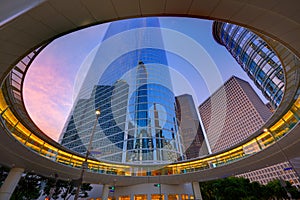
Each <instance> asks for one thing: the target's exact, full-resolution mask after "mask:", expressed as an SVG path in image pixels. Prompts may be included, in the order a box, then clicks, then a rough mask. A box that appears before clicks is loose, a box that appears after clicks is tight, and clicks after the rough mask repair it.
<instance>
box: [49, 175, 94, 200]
mask: <svg viewBox="0 0 300 200" xmlns="http://www.w3.org/2000/svg"><path fill="white" fill-rule="evenodd" d="M76 189H77V187H76V183H75V182H74V181H65V180H55V179H54V178H49V179H48V180H47V183H46V186H45V188H44V195H47V196H49V195H50V191H51V190H53V194H52V195H51V197H52V199H59V198H63V199H64V200H68V199H69V198H70V197H72V196H74V195H75V192H76ZM92 189H93V187H92V186H91V185H90V184H89V183H84V184H82V185H81V190H80V194H79V197H81V198H86V197H88V191H91V190H92Z"/></svg>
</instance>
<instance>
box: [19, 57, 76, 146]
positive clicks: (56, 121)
mask: <svg viewBox="0 0 300 200" xmlns="http://www.w3.org/2000/svg"><path fill="white" fill-rule="evenodd" d="M72 90H73V84H72V80H71V78H70V77H68V76H67V75H66V74H64V73H62V72H61V71H59V70H57V66H55V65H53V62H52V56H51V55H49V56H47V59H44V58H43V61H42V62H36V63H35V64H33V66H32V67H31V69H30V70H29V72H28V74H27V76H26V80H25V85H24V101H25V106H26V109H27V111H28V113H29V115H30V117H31V118H32V120H33V121H34V122H35V123H36V124H37V126H38V127H39V128H40V129H41V130H42V131H44V132H45V133H46V134H47V135H48V136H49V137H51V138H53V139H54V140H56V141H57V139H58V138H59V134H60V133H61V130H62V128H63V125H64V122H65V120H66V117H67V115H68V113H69V110H70V108H71V106H72Z"/></svg>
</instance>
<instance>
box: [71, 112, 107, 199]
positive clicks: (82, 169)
mask: <svg viewBox="0 0 300 200" xmlns="http://www.w3.org/2000/svg"><path fill="white" fill-rule="evenodd" d="M100 114H101V112H100V109H97V110H96V111H95V115H96V119H95V123H94V127H93V129H92V133H91V137H90V141H89V144H88V149H87V151H86V154H85V158H84V162H83V163H82V166H81V172H80V178H79V181H78V182H79V183H78V187H77V190H76V194H75V197H74V200H78V197H79V192H80V188H81V185H82V181H83V174H84V171H85V168H87V167H88V163H87V160H88V157H89V155H90V152H91V149H92V142H93V138H94V134H95V129H96V125H97V121H98V118H99V116H100Z"/></svg>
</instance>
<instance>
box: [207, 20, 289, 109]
mask: <svg viewBox="0 0 300 200" xmlns="http://www.w3.org/2000/svg"><path fill="white" fill-rule="evenodd" d="M213 35H214V38H215V40H216V41H217V42H218V43H220V44H221V45H224V46H225V47H226V48H227V50H228V51H229V52H230V53H231V55H232V56H233V57H234V58H235V59H236V60H237V62H238V63H239V64H240V65H241V67H242V68H243V70H244V71H245V72H247V74H248V76H249V77H250V78H251V79H252V80H253V81H254V83H255V84H256V85H257V86H258V88H259V89H260V90H261V91H262V92H263V94H264V96H265V97H266V98H267V99H268V100H269V101H270V103H271V105H272V107H273V108H277V106H278V105H279V104H280V102H281V100H282V96H283V92H284V75H283V69H282V65H281V62H280V60H279V59H278V57H277V56H276V53H275V52H274V51H273V50H272V49H271V48H270V47H269V46H268V44H267V43H266V42H265V41H264V40H263V39H261V38H260V37H259V36H257V35H256V34H254V33H253V32H251V31H249V30H248V29H246V28H243V27H240V26H237V25H234V24H229V23H223V22H214V24H213Z"/></svg>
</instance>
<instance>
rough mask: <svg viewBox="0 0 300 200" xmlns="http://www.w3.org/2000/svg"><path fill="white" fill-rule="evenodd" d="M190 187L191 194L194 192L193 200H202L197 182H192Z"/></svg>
mask: <svg viewBox="0 0 300 200" xmlns="http://www.w3.org/2000/svg"><path fill="white" fill-rule="evenodd" d="M192 186H193V192H194V196H195V200H203V199H202V195H201V191H200V185H199V183H198V182H193V183H192Z"/></svg>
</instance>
